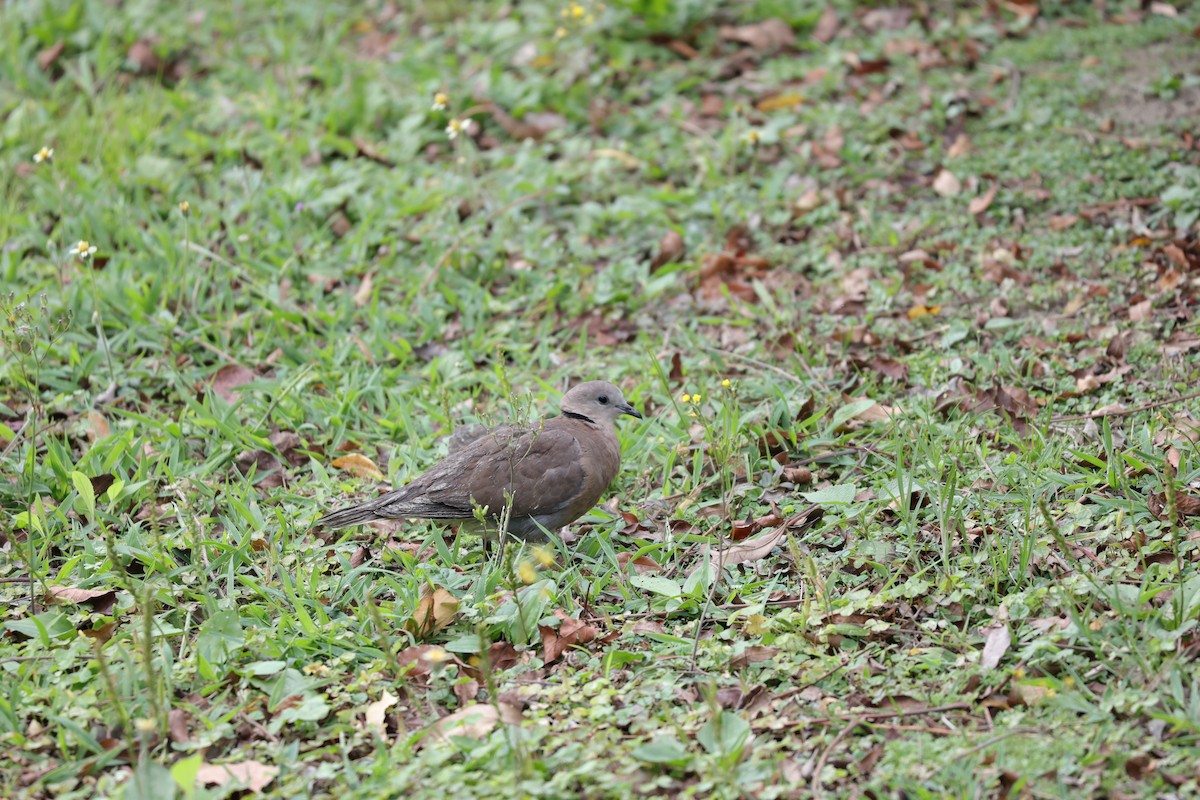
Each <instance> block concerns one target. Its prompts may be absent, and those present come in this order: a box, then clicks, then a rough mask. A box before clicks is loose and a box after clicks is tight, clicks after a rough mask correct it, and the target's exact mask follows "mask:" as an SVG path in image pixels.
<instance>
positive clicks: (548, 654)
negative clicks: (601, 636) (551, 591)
mask: <svg viewBox="0 0 1200 800" xmlns="http://www.w3.org/2000/svg"><path fill="white" fill-rule="evenodd" d="M554 615H555V616H556V617H558V618H559V620H560V622H559V625H558V628H552V627H550V626H549V625H539V626H538V630H540V631H541V633H542V649H543V654H542V662H543V663H545V664H549V663H551V662H552V661H556V660H557V659H558V657H559V656H561V655H562V654H563V651H564V650H566V649H567V648H568V647H575V646H576V645H581V644H587V643H588V642H590V641H592V640H593V639H595V638H596V633H597V631H596V628H595V627H594V626H592V625H588V624H587V623H586V622H581V621H579V620H577V619H575V618H574V617H568V616H567V614H566V612H564V611H561V610H559V609H555V610H554Z"/></svg>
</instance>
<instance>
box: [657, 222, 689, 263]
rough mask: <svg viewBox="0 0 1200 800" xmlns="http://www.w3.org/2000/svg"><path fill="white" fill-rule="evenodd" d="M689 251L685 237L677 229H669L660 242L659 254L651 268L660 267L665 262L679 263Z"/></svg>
mask: <svg viewBox="0 0 1200 800" xmlns="http://www.w3.org/2000/svg"><path fill="white" fill-rule="evenodd" d="M686 253H687V245H686V244H685V243H684V241H683V237H682V236H680V235H679V234H678V233H676V232H675V231H667V232H666V233H664V234H663V237H662V239H661V240H660V241H659V243H658V255H656V256H655V257H654V261H652V262H651V263H650V266H651V268H653V269H658V268H659V267H661V266H663V265H664V264H678V263H679V261H680V260H681V259H682V258H683V257H684V255H685V254H686Z"/></svg>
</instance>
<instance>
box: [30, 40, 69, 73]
mask: <svg viewBox="0 0 1200 800" xmlns="http://www.w3.org/2000/svg"><path fill="white" fill-rule="evenodd" d="M66 49H67V43H66V42H64V41H63V40H61V39H59V40H58V41H57V42H55V43H54V44H52V45H50V46H49V47H47V48H46V49H44V50H42V51H40V52H39V53H38V54H37V64H38V68H39V69H41V71H42V72H46V71H48V70H49V69H50V68H51V67H53V66H54V65H55V64H56V63H57V62H58V59H59V57H60V56H62V54H63V51H64V50H66Z"/></svg>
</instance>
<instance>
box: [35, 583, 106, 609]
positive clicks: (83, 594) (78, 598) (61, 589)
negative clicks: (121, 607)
mask: <svg viewBox="0 0 1200 800" xmlns="http://www.w3.org/2000/svg"><path fill="white" fill-rule="evenodd" d="M46 594H47V595H49V596H50V597H52V598H54V599H55V600H61V601H63V602H66V603H77V604H78V603H86V604H87V605H89V606H91V607H92V610H93V611H95V612H96V613H97V614H101V615H103V616H108V615H109V614H110V613H112V610H113V606H114V605H116V602H117V590H116V589H76V588H75V587H74V586H48V587H46Z"/></svg>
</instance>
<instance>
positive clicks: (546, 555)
mask: <svg viewBox="0 0 1200 800" xmlns="http://www.w3.org/2000/svg"><path fill="white" fill-rule="evenodd" d="M533 558H534V560H535V561H537V563H538V566H540V567H541V568H542V569H549V568H550V567H553V566H554V554H553V553H551V552H550V551H549V550H548V549H546V548H545V547H542V546H541V545H538V546H537V547H535V548H533Z"/></svg>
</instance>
